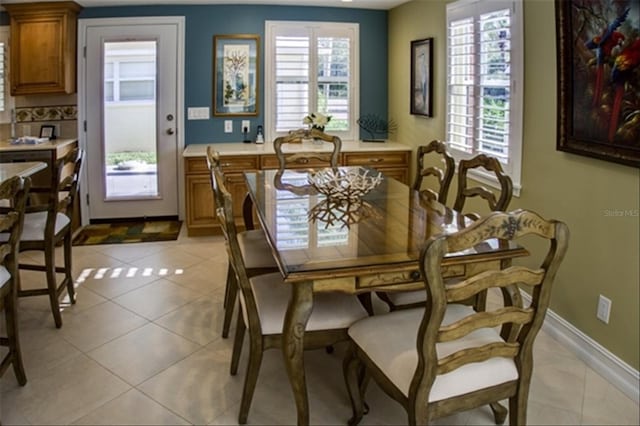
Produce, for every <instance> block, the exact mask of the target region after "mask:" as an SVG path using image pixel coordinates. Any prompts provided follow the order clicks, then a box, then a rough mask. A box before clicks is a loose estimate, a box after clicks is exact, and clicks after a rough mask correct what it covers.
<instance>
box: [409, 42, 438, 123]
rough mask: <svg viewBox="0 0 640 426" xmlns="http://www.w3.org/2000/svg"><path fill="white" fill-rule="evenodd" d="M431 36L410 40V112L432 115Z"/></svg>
mask: <svg viewBox="0 0 640 426" xmlns="http://www.w3.org/2000/svg"><path fill="white" fill-rule="evenodd" d="M432 94H433V38H425V39H422V40H413V41H412V42H411V94H410V97H409V99H410V100H411V108H410V111H411V114H414V115H425V116H427V117H433V95H432Z"/></svg>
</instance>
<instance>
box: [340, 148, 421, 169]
mask: <svg viewBox="0 0 640 426" xmlns="http://www.w3.org/2000/svg"><path fill="white" fill-rule="evenodd" d="M409 155H410V152H409V151H381V152H367V153H354V152H345V153H343V154H342V163H343V164H344V165H345V166H370V167H390V166H407V165H408V164H409Z"/></svg>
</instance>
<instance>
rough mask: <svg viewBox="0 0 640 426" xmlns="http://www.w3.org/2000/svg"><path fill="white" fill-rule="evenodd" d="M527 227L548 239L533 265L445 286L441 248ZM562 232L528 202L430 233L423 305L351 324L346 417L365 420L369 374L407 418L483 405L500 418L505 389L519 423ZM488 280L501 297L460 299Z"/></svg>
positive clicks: (525, 231) (526, 232)
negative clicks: (485, 304) (469, 302)
mask: <svg viewBox="0 0 640 426" xmlns="http://www.w3.org/2000/svg"><path fill="white" fill-rule="evenodd" d="M524 236H529V237H527V238H530V237H531V236H535V237H539V238H540V239H542V240H546V241H547V242H548V243H549V248H548V250H547V252H546V256H544V260H543V261H542V263H541V264H540V266H539V267H537V268H534V269H531V268H528V267H524V266H512V267H509V268H507V269H504V270H500V269H493V270H484V271H482V272H478V273H475V274H473V275H471V276H468V277H466V279H464V280H461V281H460V282H457V283H455V284H448V285H445V282H444V278H443V276H442V270H441V263H442V259H443V257H444V256H445V255H447V254H449V253H454V252H459V251H461V250H465V249H468V248H472V247H474V246H476V245H478V244H481V243H483V242H484V241H486V240H488V239H494V238H497V239H504V240H514V239H518V238H520V237H524ZM568 238H569V231H568V228H567V226H566V225H565V224H564V223H562V222H558V221H554V220H549V221H547V220H545V219H543V218H542V217H540V216H539V215H537V214H536V213H533V212H531V211H526V210H518V211H515V212H512V213H504V212H494V213H492V214H490V215H489V216H486V217H484V218H481V219H480V220H478V221H476V222H474V223H473V224H472V225H471V226H470V227H469V228H466V229H464V230H462V231H459V232H457V233H454V234H449V235H446V234H441V235H438V236H434V237H432V238H431V239H430V240H429V241H428V242H427V244H426V246H425V248H424V249H423V250H422V252H421V256H420V270H421V273H422V276H423V277H424V280H425V287H426V293H427V297H426V302H425V304H424V306H423V307H421V308H415V309H405V310H398V311H395V312H391V313H389V314H384V315H378V316H375V317H370V318H366V319H364V320H361V321H359V322H357V323H355V324H353V325H352V326H351V327H350V328H349V336H350V338H351V346H350V349H349V350H348V352H347V355H346V357H345V360H344V373H345V380H346V381H347V387H348V390H349V395H350V398H351V401H352V408H353V418H352V419H351V420H350V422H349V424H350V425H356V424H358V423H359V422H360V420H361V419H362V416H363V413H364V408H363V406H364V404H363V393H364V390H365V387H366V383H367V382H368V381H369V378H373V379H374V381H375V382H376V383H378V384H379V385H380V387H381V388H382V389H383V390H384V391H385V392H386V393H387V394H388V395H389V396H390V397H391V398H393V399H395V400H396V401H398V402H399V403H400V404H401V405H402V406H403V407H404V408H405V410H406V411H407V415H408V424H411V425H415V424H429V423H430V422H431V421H432V420H434V419H436V418H439V417H443V416H448V415H450V414H453V413H455V412H458V411H464V410H469V409H472V408H476V407H480V406H484V405H487V404H488V405H489V406H490V407H491V409H492V411H493V413H494V416H495V421H496V423H498V424H502V423H503V422H504V420H505V418H506V415H507V410H506V409H505V407H503V406H502V405H501V404H500V403H499V401H501V400H503V399H507V398H508V399H509V424H512V425H524V424H526V417H527V416H526V411H527V399H528V394H529V385H530V382H531V375H532V370H533V343H534V340H535V337H536V335H537V333H538V331H539V330H540V327H541V326H542V323H543V321H544V317H545V314H546V311H547V307H548V306H549V299H550V297H551V287H552V284H553V281H554V278H555V275H556V272H557V270H558V268H559V266H560V263H561V261H562V259H563V257H564V255H565V253H566V250H567V245H568ZM522 286H526V287H527V288H528V289H531V302H530V304H529V305H528V306H524V307H523V306H522V298H521V297H520V295H519V292H520V291H521V290H520V289H521V287H522ZM491 288H495V289H498V290H499V291H501V292H502V295H503V299H504V303H503V306H500V307H498V308H496V309H494V310H491V311H482V312H477V311H475V310H474V309H473V308H472V307H470V306H466V305H464V304H461V303H460V302H462V301H463V300H465V299H467V298H468V297H470V296H473V295H474V294H478V293H480V292H483V291H485V290H487V289H491ZM496 328H499V330H500V331H499V332H498V330H497V329H496Z"/></svg>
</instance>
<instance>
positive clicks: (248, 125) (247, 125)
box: [240, 120, 251, 133]
mask: <svg viewBox="0 0 640 426" xmlns="http://www.w3.org/2000/svg"><path fill="white" fill-rule="evenodd" d="M245 128H246V129H247V133H251V122H250V121H249V120H242V128H241V129H240V130H241V131H242V132H244V130H245Z"/></svg>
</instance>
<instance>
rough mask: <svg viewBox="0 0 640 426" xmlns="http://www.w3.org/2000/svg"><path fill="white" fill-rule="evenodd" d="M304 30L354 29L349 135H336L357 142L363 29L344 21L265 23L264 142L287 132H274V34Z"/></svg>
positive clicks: (338, 133)
mask: <svg viewBox="0 0 640 426" xmlns="http://www.w3.org/2000/svg"><path fill="white" fill-rule="evenodd" d="M293 25H295V26H296V27H302V26H309V27H319V26H325V27H329V26H335V27H338V28H340V29H341V30H344V29H355V31H353V33H354V34H353V39H352V45H351V49H350V55H351V57H350V59H349V61H350V77H351V79H350V81H351V84H350V88H349V91H350V93H349V102H350V111H351V115H350V118H349V120H350V121H349V128H350V131H349V132H335V134H336V135H337V136H339V137H340V138H341V139H342V140H343V141H347V140H358V139H359V136H358V135H359V129H360V127H359V126H358V123H357V120H358V117H360V26H359V25H358V24H357V23H342V22H319V21H265V46H264V52H265V53H264V55H265V60H264V82H265V84H264V86H265V89H264V94H265V96H264V98H265V99H264V104H265V107H264V112H265V115H264V131H265V140H268V141H269V140H271V141H272V140H274V139H275V138H277V137H278V136H284V133H282V132H281V133H280V134H278V133H277V132H276V131H275V113H276V109H275V105H274V104H273V102H274V101H275V91H276V85H275V83H276V81H275V61H274V57H275V44H274V43H273V33H274V31H275V29H276V28H278V27H280V26H293ZM302 118H303V117H300V127H303V125H302Z"/></svg>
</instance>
